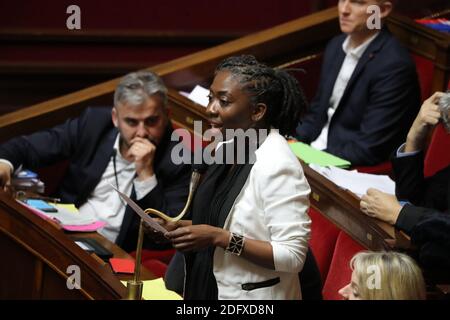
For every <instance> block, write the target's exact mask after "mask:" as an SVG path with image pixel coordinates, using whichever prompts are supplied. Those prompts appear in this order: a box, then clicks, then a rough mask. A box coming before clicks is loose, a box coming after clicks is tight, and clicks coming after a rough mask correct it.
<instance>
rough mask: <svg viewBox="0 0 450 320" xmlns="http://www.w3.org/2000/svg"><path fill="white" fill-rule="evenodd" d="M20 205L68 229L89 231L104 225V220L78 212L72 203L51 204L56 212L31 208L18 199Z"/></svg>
mask: <svg viewBox="0 0 450 320" xmlns="http://www.w3.org/2000/svg"><path fill="white" fill-rule="evenodd" d="M19 203H21V204H22V205H24V206H25V207H27V208H28V209H30V210H31V211H32V212H33V213H36V214H37V215H39V216H40V217H42V218H44V219H51V220H53V221H56V222H58V223H59V224H60V225H61V227H62V228H63V229H65V230H68V231H79V232H91V231H96V230H98V229H100V228H103V227H104V226H105V224H106V223H105V222H103V221H98V220H96V218H95V217H94V216H93V215H86V214H80V213H79V212H78V209H77V208H76V207H75V206H74V205H73V204H53V203H52V205H53V206H54V207H55V208H56V209H58V211H57V212H44V211H42V210H39V209H36V208H33V207H31V206H29V205H28V204H26V203H24V202H21V201H19Z"/></svg>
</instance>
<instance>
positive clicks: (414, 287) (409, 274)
mask: <svg viewBox="0 0 450 320" xmlns="http://www.w3.org/2000/svg"><path fill="white" fill-rule="evenodd" d="M350 267H351V268H352V270H353V272H352V279H351V282H350V283H349V284H348V285H346V286H345V287H343V288H342V289H341V290H339V294H340V295H342V296H343V297H344V299H345V300H425V282H424V280H423V276H422V272H421V270H420V268H419V267H418V266H417V264H416V263H415V262H414V260H413V259H411V258H410V257H409V256H407V255H405V254H402V253H398V252H393V251H392V252H360V253H357V254H356V255H355V256H354V257H353V258H352V260H351V261H350Z"/></svg>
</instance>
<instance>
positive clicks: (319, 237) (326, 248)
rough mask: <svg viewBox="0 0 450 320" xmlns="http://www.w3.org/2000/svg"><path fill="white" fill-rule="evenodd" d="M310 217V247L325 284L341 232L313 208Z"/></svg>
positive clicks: (310, 210)
mask: <svg viewBox="0 0 450 320" xmlns="http://www.w3.org/2000/svg"><path fill="white" fill-rule="evenodd" d="M309 216H310V217H311V220H312V225H311V240H310V241H309V245H310V248H311V250H312V252H313V254H314V257H315V258H316V262H317V266H318V267H319V271H320V275H321V278H322V283H325V280H326V278H327V275H328V270H329V268H330V264H331V259H332V258H333V252H334V246H335V245H336V240H337V237H338V235H339V232H340V230H339V229H338V228H337V227H336V226H335V225H334V224H333V223H331V222H330V221H329V220H328V219H327V218H325V217H324V216H323V215H322V214H321V213H320V212H318V211H316V210H315V209H314V208H312V207H311V208H310V209H309Z"/></svg>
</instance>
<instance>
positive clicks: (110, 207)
mask: <svg viewBox="0 0 450 320" xmlns="http://www.w3.org/2000/svg"><path fill="white" fill-rule="evenodd" d="M113 148H114V150H116V174H117V180H118V184H119V185H118V186H116V178H115V172H114V158H113V157H111V159H110V161H109V163H108V166H107V167H106V169H105V172H103V175H102V177H101V179H100V181H99V183H98V184H97V186H96V187H95V189H94V191H93V192H92V193H91V195H90V196H89V198H88V199H87V201H86V202H85V203H84V204H83V205H82V206H81V207H80V208H79V211H80V214H89V215H93V216H94V217H95V218H96V219H97V220H101V221H104V222H106V226H105V227H104V228H102V229H100V230H99V231H98V232H99V233H100V234H102V235H103V236H104V237H106V238H107V239H109V240H110V241H112V242H115V241H116V239H117V236H118V235H119V231H120V227H121V225H122V221H123V217H124V215H125V209H126V205H125V202H124V201H123V200H122V199H121V198H120V196H119V194H118V193H117V192H116V191H114V189H113V188H112V187H111V185H110V184H112V185H114V186H115V187H117V188H118V189H119V190H120V191H121V192H123V193H125V194H127V195H129V196H130V195H131V191H132V189H133V186H134V189H135V191H136V200H141V199H142V198H144V197H145V196H146V195H147V194H148V193H149V192H150V191H152V190H153V189H154V188H155V187H156V185H157V183H158V182H157V180H156V176H155V175H153V176H152V177H150V178H148V179H146V180H144V181H139V180H137V178H136V169H135V164H134V163H133V162H129V161H127V160H125V159H124V158H123V157H122V155H121V154H120V148H119V134H118V135H117V138H116V141H115V143H114V147H113ZM144 209H145V208H144Z"/></svg>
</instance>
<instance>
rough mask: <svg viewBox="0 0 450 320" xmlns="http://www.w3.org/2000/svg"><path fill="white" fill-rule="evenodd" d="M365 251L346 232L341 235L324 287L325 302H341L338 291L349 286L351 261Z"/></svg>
mask: <svg viewBox="0 0 450 320" xmlns="http://www.w3.org/2000/svg"><path fill="white" fill-rule="evenodd" d="M363 250H365V248H364V247H363V246H361V245H360V244H359V243H357V242H356V241H355V240H353V239H352V238H350V236H348V235H347V234H346V233H345V232H344V231H341V232H340V233H339V236H338V238H337V241H336V246H335V248H334V253H333V259H332V261H331V265H330V270H329V271H328V275H327V278H326V281H325V283H324V286H323V291H322V294H323V298H324V299H325V300H341V299H342V297H341V296H340V295H339V293H338V291H339V289H341V288H342V287H343V286H345V285H346V284H348V283H349V282H350V279H351V275H352V271H351V269H350V265H349V263H350V260H351V258H352V257H353V256H354V255H355V254H356V253H358V252H360V251H363Z"/></svg>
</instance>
